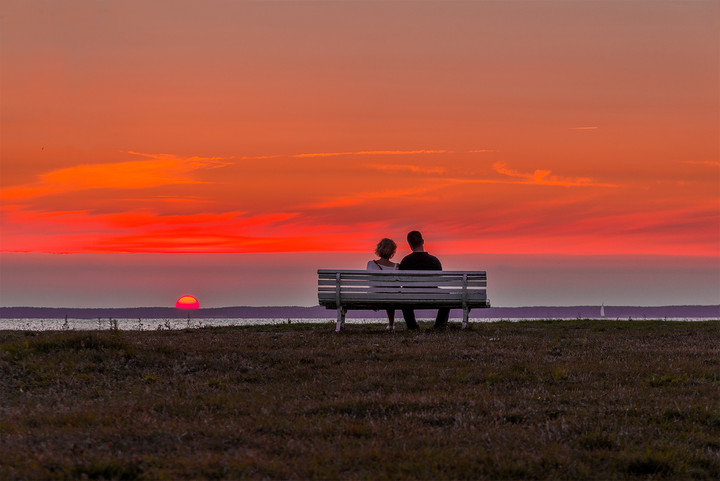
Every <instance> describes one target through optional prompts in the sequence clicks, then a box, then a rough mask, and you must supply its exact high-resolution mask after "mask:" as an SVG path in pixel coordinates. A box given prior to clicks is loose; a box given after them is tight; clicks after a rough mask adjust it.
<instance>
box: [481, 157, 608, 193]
mask: <svg viewBox="0 0 720 481" xmlns="http://www.w3.org/2000/svg"><path fill="white" fill-rule="evenodd" d="M493 169H495V171H496V172H497V173H499V174H503V175H505V176H508V177H511V178H513V179H518V180H515V181H514V182H515V183H521V184H534V185H554V186H567V187H588V186H593V187H617V185H615V184H603V183H596V182H594V181H593V180H592V179H591V178H590V177H558V176H556V175H551V174H552V171H551V170H542V169H536V170H535V171H534V172H520V171H518V170H513V169H508V168H507V166H506V164H505V162H495V163H494V164H493Z"/></svg>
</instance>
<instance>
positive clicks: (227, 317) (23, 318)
mask: <svg viewBox="0 0 720 481" xmlns="http://www.w3.org/2000/svg"><path fill="white" fill-rule="evenodd" d="M435 312H436V311H432V310H418V311H417V317H418V320H420V321H428V322H431V321H433V320H434V318H435ZM335 315H336V314H335V311H334V310H326V309H324V308H322V307H320V306H313V307H297V306H285V307H277V306H273V307H228V308H206V309H196V310H179V309H174V308H115V309H110V308H107V309H90V308H72V309H69V308H28V307H0V330H13V331H18V330H20V331H88V330H123V331H149V330H154V331H162V330H182V329H202V328H206V327H221V326H256V325H291V324H297V323H310V324H327V325H328V328H331V326H334V325H335V322H336V318H335ZM563 319H589V320H590V319H591V320H602V319H605V320H637V321H642V320H665V321H683V322H697V321H718V322H720V305H712V306H653V307H638V306H559V307H558V306H555V307H547V306H536V307H505V308H503V307H493V308H488V309H476V310H474V311H472V312H471V314H470V321H469V322H470V324H473V323H490V322H498V321H506V322H521V321H528V320H563ZM461 320H462V311H460V310H453V311H451V316H450V322H451V323H452V322H457V323H459V322H461ZM345 322H346V324H347V325H352V324H377V325H378V326H383V325H384V324H385V323H386V322H387V321H386V317H385V312H384V311H350V312H348V314H347V318H346V321H345ZM396 322H397V323H398V325H399V326H403V325H404V322H403V319H402V314H401V313H400V312H398V313H397V314H396Z"/></svg>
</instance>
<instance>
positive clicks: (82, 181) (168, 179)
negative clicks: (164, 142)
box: [0, 152, 227, 201]
mask: <svg viewBox="0 0 720 481" xmlns="http://www.w3.org/2000/svg"><path fill="white" fill-rule="evenodd" d="M129 153H130V154H132V155H137V156H142V157H146V159H145V160H133V161H127V162H116V163H112V164H89V165H77V166H73V167H67V168H64V169H58V170H54V171H51V172H48V173H45V174H41V175H40V176H39V179H38V180H37V181H36V182H33V183H30V184H23V185H17V186H12V187H8V188H6V189H3V190H2V192H0V198H2V199H3V200H9V201H23V200H27V199H33V198H37V197H42V196H45V195H52V194H66V193H70V192H78V191H83V190H90V189H142V188H149V187H157V186H162V185H172V184H202V183H206V182H205V181H202V180H199V179H197V178H196V177H195V176H194V175H193V174H194V173H195V172H196V171H198V170H203V169H215V168H219V167H223V166H225V165H227V163H226V162H223V161H222V159H221V158H219V157H189V158H183V157H177V156H174V155H167V154H142V153H138V152H129Z"/></svg>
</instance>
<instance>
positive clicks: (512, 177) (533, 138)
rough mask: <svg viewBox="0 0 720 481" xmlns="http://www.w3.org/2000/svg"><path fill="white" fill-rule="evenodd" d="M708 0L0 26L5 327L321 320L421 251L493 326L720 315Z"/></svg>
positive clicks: (213, 9)
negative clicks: (565, 313)
mask: <svg viewBox="0 0 720 481" xmlns="http://www.w3.org/2000/svg"><path fill="white" fill-rule="evenodd" d="M719 32H720V2H717V1H714V0H707V1H701V0H687V1H651V0H647V1H641V0H630V1H626V2H616V1H600V0H598V1H553V0H548V1H507V2H501V1H483V0H478V1H439V0H437V1H387V0H384V1H361V0H334V1H303V0H299V1H274V0H268V1H219V0H209V1H185V0H182V1H180V0H172V1H146V0H143V1H122V2H121V1H117V2H114V1H97V0H93V1H73V0H69V1H63V2H56V1H37V0H17V1H16V0H9V1H3V3H2V5H1V6H0V89H1V90H0V94H1V96H0V101H1V102H2V104H1V109H0V189H1V190H0V202H1V208H0V228H1V229H2V231H1V233H0V236H1V237H0V251H1V253H0V283H1V284H0V287H1V288H2V294H0V305H2V306H21V305H22V306H26V305H35V306H64V307H71V306H73V307H100V306H108V307H124V306H164V305H168V306H174V305H175V301H176V300H177V298H178V297H180V296H181V295H185V294H191V295H194V296H196V297H197V298H198V300H199V301H200V304H201V306H202V307H220V306H232V305H288V304H293V305H315V304H317V298H316V270H317V269H318V268H358V269H362V268H364V266H365V264H366V262H367V260H369V259H370V258H372V256H373V250H374V245H375V244H376V243H377V241H378V240H379V239H380V238H381V237H391V238H394V239H395V240H396V241H397V242H398V245H399V246H400V249H399V251H398V255H397V258H396V260H399V259H400V258H401V257H402V256H403V255H405V254H407V253H408V248H407V246H406V243H405V234H406V233H407V231H408V230H411V229H419V230H421V231H422V232H423V233H424V235H425V238H426V247H427V250H428V251H429V252H431V253H432V254H435V255H437V256H438V257H439V258H440V259H441V260H442V261H444V265H445V268H446V269H450V268H451V269H468V270H475V269H486V270H487V271H488V278H489V283H490V298H491V300H492V301H493V304H494V305H498V306H514V305H518V306H519V305H553V304H554V305H576V304H588V303H595V304H598V305H599V304H600V303H603V302H604V303H605V304H606V305H607V304H613V303H615V304H626V305H628V304H636V305H665V304H695V303H698V304H718V303H720V294H719V292H720V88H719V87H718V86H719V85H720V37H719Z"/></svg>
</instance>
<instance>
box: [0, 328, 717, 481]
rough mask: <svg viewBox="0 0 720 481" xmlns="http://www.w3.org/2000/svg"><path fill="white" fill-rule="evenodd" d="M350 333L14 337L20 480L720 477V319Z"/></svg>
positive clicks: (2, 409) (12, 474)
mask: <svg viewBox="0 0 720 481" xmlns="http://www.w3.org/2000/svg"><path fill="white" fill-rule="evenodd" d="M424 327H427V326H424ZM332 329H333V326H332V325H331V324H326V325H302V324H301V325H296V324H292V325H290V326H264V327H263V326H259V327H250V328H237V327H234V328H201V329H188V330H176V331H145V332H137V331H132V332H130V331H125V332H122V331H104V332H72V331H69V332H40V333H37V332H8V331H3V332H0V474H1V477H2V478H3V479H81V478H89V479H182V478H191V479H236V478H271V479H298V478H299V479H306V478H321V479H338V478H339V479H391V478H392V479H482V478H488V479H526V478H532V479H547V478H552V479H578V478H583V479H609V478H612V479H646V478H652V479H659V478H672V479H718V478H720V342H719V340H720V322H693V323H681V322H659V321H620V322H618V321H583V320H577V321H557V322H555V321H537V322H521V323H492V324H482V325H478V324H475V325H473V326H471V329H470V330H467V331H461V330H459V329H458V328H457V326H451V327H450V328H449V329H448V330H446V331H443V332H433V331H431V330H425V331H422V332H419V333H413V332H406V331H404V330H400V331H399V332H396V333H394V334H390V333H387V332H385V331H384V330H383V326H381V325H380V324H378V325H374V326H372V325H371V326H357V325H355V326H353V325H348V326H347V329H346V331H344V332H342V333H341V334H339V335H338V334H335V333H333V332H332Z"/></svg>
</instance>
